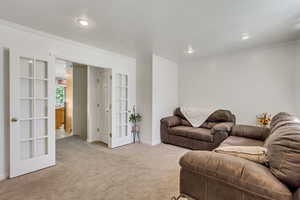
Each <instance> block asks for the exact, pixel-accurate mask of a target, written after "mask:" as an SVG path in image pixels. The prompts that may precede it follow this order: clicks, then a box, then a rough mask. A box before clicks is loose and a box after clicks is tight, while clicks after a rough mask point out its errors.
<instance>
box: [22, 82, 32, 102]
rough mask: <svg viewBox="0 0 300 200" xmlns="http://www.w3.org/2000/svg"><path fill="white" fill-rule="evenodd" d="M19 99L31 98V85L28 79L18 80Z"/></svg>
mask: <svg viewBox="0 0 300 200" xmlns="http://www.w3.org/2000/svg"><path fill="white" fill-rule="evenodd" d="M20 97H22V98H28V97H33V84H32V80H30V79H24V78H21V79H20Z"/></svg>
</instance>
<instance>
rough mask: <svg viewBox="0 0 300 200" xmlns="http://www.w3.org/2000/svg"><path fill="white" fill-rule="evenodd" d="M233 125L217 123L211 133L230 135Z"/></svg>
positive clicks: (231, 123) (230, 123)
mask: <svg viewBox="0 0 300 200" xmlns="http://www.w3.org/2000/svg"><path fill="white" fill-rule="evenodd" d="M233 125H234V123H233V122H222V123H218V124H216V125H215V126H214V127H213V128H212V129H211V133H212V134H213V135H214V134H215V133H217V132H220V131H222V132H227V133H230V132H231V129H232V127H233Z"/></svg>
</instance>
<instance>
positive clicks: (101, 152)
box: [0, 136, 187, 200]
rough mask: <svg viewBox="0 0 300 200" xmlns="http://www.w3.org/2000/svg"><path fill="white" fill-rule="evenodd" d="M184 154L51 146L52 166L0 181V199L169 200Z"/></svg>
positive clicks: (163, 148)
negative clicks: (53, 150) (54, 158)
mask: <svg viewBox="0 0 300 200" xmlns="http://www.w3.org/2000/svg"><path fill="white" fill-rule="evenodd" d="M185 152H187V150H186V149H182V148H179V147H175V146H171V145H165V144H160V145H157V146H148V145H143V144H132V145H127V146H124V147H120V148H116V149H112V150H111V149H108V148H106V147H104V146H102V145H101V144H88V143H86V142H84V141H82V140H81V139H79V138H77V137H74V136H73V137H68V138H64V139H61V140H58V141H57V165H56V166H55V167H51V168H48V169H44V170H40V171H38V172H35V173H31V174H27V175H24V176H21V177H18V178H14V179H11V180H5V181H2V182H0V200H144V199H145V200H169V199H170V197H171V196H173V195H177V194H178V181H179V180H178V178H179V165H178V159H179V158H180V156H181V155H183V154H184V153H185Z"/></svg>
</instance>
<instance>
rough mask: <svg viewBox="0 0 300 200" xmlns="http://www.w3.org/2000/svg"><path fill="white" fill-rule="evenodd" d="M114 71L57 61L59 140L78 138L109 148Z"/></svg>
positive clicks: (57, 121) (56, 118) (57, 122)
mask: <svg viewBox="0 0 300 200" xmlns="http://www.w3.org/2000/svg"><path fill="white" fill-rule="evenodd" d="M111 73H112V72H111V69H106V68H101V67H94V66H88V65H85V64H79V63H74V62H70V61H64V60H58V59H57V61H56V108H55V116H56V117H55V121H56V123H55V124H56V139H61V138H65V137H69V136H77V137H80V138H81V139H83V140H86V141H88V142H101V143H103V144H105V145H108V144H109V139H110V136H111V126H112V123H111V118H112V115H111V107H112V103H111V94H112V91H111V90H112V86H111V77H112V76H111Z"/></svg>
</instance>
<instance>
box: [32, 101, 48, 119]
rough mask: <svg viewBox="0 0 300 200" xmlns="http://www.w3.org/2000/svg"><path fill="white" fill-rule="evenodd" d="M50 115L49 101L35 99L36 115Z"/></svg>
mask: <svg viewBox="0 0 300 200" xmlns="http://www.w3.org/2000/svg"><path fill="white" fill-rule="evenodd" d="M47 116H48V101H47V100H36V101H35V117H47Z"/></svg>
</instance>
